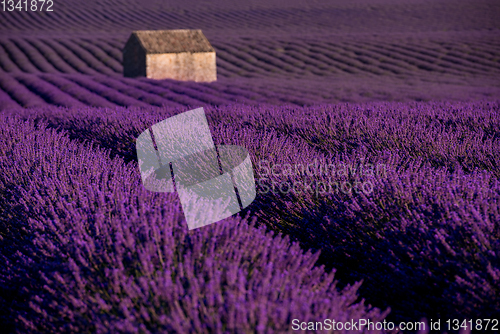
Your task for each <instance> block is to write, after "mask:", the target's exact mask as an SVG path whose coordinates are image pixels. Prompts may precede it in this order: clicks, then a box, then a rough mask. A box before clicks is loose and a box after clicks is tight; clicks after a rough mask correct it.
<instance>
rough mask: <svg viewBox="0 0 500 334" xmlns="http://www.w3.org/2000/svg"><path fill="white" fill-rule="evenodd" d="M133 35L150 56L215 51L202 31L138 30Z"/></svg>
mask: <svg viewBox="0 0 500 334" xmlns="http://www.w3.org/2000/svg"><path fill="white" fill-rule="evenodd" d="M132 34H133V35H135V36H136V37H137V39H138V40H139V41H140V43H141V45H142V46H143V47H144V49H145V50H146V53H150V54H151V53H180V52H214V51H215V50H214V48H213V47H212V45H210V43H209V42H208V40H207V38H206V37H205V35H203V33H202V32H201V30H187V29H182V30H138V31H134V32H133V33H132Z"/></svg>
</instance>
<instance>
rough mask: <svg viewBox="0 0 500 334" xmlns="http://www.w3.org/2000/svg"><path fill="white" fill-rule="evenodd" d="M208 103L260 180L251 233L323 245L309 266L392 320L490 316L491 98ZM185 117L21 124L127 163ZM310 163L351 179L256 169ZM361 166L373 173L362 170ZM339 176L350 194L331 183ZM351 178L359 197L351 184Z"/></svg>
mask: <svg viewBox="0 0 500 334" xmlns="http://www.w3.org/2000/svg"><path fill="white" fill-rule="evenodd" d="M205 109H206V110H207V117H208V119H209V125H210V126H211V131H212V133H213V134H214V136H215V141H216V143H217V144H226V145H227V144H234V145H241V146H243V147H245V148H247V149H248V150H249V152H250V154H251V156H252V161H253V162H254V170H255V173H256V179H257V180H262V183H259V184H258V196H257V199H256V201H255V202H254V203H253V204H252V205H251V206H250V207H249V208H248V209H247V213H249V214H251V215H253V216H256V217H258V218H259V219H258V221H257V225H261V226H262V225H265V226H266V227H267V228H268V229H271V230H274V231H276V232H280V233H284V234H286V235H289V236H290V238H291V239H292V240H294V241H299V242H300V245H301V246H302V247H303V248H304V249H306V250H314V251H316V250H321V255H320V256H319V262H318V264H319V265H325V267H326V268H327V269H332V268H336V269H337V272H336V277H337V278H339V279H340V283H341V285H342V284H353V283H354V282H357V281H359V280H363V281H364V284H363V285H362V286H361V290H360V291H361V292H362V294H361V295H362V296H363V297H364V298H367V300H369V302H370V303H371V304H373V305H376V306H378V307H379V308H381V309H385V308H387V307H390V308H391V309H392V312H391V314H390V315H389V319H393V320H395V321H401V320H419V319H420V318H422V317H427V318H433V317H434V318H437V317H441V318H445V317H447V318H471V317H475V318H478V317H485V316H493V315H494V314H496V313H497V312H498V311H499V309H498V305H499V301H498V295H500V294H499V292H498V277H499V274H498V273H499V268H500V264H499V243H498V240H499V222H500V216H499V207H498V203H499V202H498V199H499V195H500V188H499V182H498V177H499V175H500V170H499V169H498V166H499V164H498V156H499V153H500V145H499V138H500V132H499V129H500V125H499V119H500V118H499V104H498V102H474V103H447V102H444V103H434V102H433V103H404V104H403V103H371V104H356V105H324V106H316V107H307V108H298V107H295V106H281V107H276V106H260V107H259V106H244V105H233V106H227V107H208V108H205ZM182 111H185V109H178V110H172V109H163V108H150V109H116V110H114V111H109V110H107V111H104V110H99V109H92V108H87V109H51V108H48V109H38V110H37V111H36V112H35V111H29V110H27V111H25V113H24V117H27V118H33V117H34V119H35V120H37V121H46V122H48V124H49V126H50V127H52V128H57V129H59V130H64V131H68V135H69V136H70V137H71V138H73V139H75V140H80V141H82V140H85V141H91V142H94V143H95V144H97V145H99V146H101V147H104V148H106V149H109V150H110V153H111V155H112V156H119V157H122V158H123V159H124V160H125V161H127V162H132V161H135V159H136V158H135V156H134V154H135V153H134V152H135V151H134V138H136V137H137V136H138V134H139V133H140V132H141V131H142V129H144V128H147V127H149V126H151V125H152V124H154V123H156V122H158V121H160V120H162V119H165V118H167V117H169V116H172V115H174V114H175V113H178V112H182ZM264 162H265V163H264ZM315 162H317V164H318V165H321V166H324V165H325V164H332V165H334V166H337V167H338V166H343V165H344V166H347V168H348V171H347V173H346V174H344V173H338V172H337V173H336V174H332V172H331V171H330V172H329V173H324V172H323V173H322V174H320V173H316V174H314V175H284V173H283V172H282V170H283V169H282V168H281V169H280V168H278V169H277V171H278V173H277V175H273V173H271V172H269V171H267V173H266V166H276V165H279V166H283V165H284V164H286V163H288V164H290V165H297V164H309V163H315ZM369 164H372V165H373V166H382V167H383V168H382V169H380V170H378V172H377V173H373V175H371V174H369V173H368V174H367V173H361V172H360V168H361V167H362V165H365V166H366V165H369ZM331 180H333V181H336V182H338V183H339V184H340V186H339V187H338V188H337V187H335V186H334V187H333V188H332V190H333V191H331V192H330V191H324V190H325V188H320V189H319V192H318V193H316V192H315V189H312V190H313V191H306V189H304V188H303V187H302V188H301V189H299V190H301V191H302V193H295V192H293V191H286V187H285V191H281V190H280V189H279V186H280V185H282V184H286V183H288V184H304V182H305V183H307V184H313V185H317V184H320V185H322V184H328V182H329V181H331ZM347 182H349V183H350V184H351V190H350V191H349V187H347V188H346V187H344V188H342V184H344V185H346V184H347ZM355 182H358V183H361V184H369V185H370V187H369V188H367V189H368V190H369V191H367V192H363V191H355V190H353V189H352V185H354V184H355ZM273 183H274V184H277V185H278V187H275V188H274V189H273V188H272V187H271V185H272V184H273ZM387 291H390V292H391V293H387ZM450 300H452V301H453V303H450V302H449V301H450Z"/></svg>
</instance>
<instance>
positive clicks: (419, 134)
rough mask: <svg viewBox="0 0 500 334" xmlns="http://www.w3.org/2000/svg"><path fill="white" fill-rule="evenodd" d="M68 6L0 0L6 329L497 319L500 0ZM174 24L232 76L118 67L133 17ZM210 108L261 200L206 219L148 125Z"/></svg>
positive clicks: (279, 328) (244, 328) (222, 140)
mask: <svg viewBox="0 0 500 334" xmlns="http://www.w3.org/2000/svg"><path fill="white" fill-rule="evenodd" d="M52 9H53V11H52V12H30V11H28V12H24V11H21V12H20V11H17V10H15V11H12V12H9V11H8V10H6V11H3V12H0V22H1V23H0V120H1V121H0V136H1V139H2V140H1V141H0V171H1V173H0V194H1V196H0V263H1V264H2V267H1V268H2V270H1V271H0V324H1V325H2V332H4V331H5V332H8V333H11V332H12V333H40V332H43V333H96V332H98V333H159V332H161V333H292V332H307V333H327V332H329V331H328V330H312V329H309V330H308V329H305V330H298V331H296V330H294V326H293V324H294V322H293V321H294V319H298V320H300V322H317V321H318V322H323V320H324V319H333V320H335V321H340V322H350V321H357V320H359V319H369V320H370V321H372V322H373V323H382V322H384V321H385V322H392V323H394V324H396V328H394V329H393V330H391V329H377V328H375V329H368V328H366V327H365V328H362V329H358V330H348V329H345V328H343V329H339V330H335V331H331V332H335V333H396V332H398V330H397V325H398V324H399V323H401V322H418V321H425V322H427V327H426V329H425V330H423V331H421V332H429V327H428V323H429V322H430V321H431V319H432V320H433V321H436V320H437V319H441V330H440V332H448V333H450V332H458V330H453V329H448V328H446V326H445V325H446V320H448V319H459V320H460V323H461V324H462V320H464V319H467V320H471V319H472V320H473V321H474V326H476V325H477V323H476V321H477V319H498V320H500V318H499V314H500V79H499V78H500V35H499V33H500V24H499V23H498V20H497V17H499V16H500V6H499V5H498V3H496V2H495V1H484V0H481V1H451V0H439V1H433V2H431V1H424V0H404V1H396V0H375V1H368V0H356V1H347V0H345V1H344V0H338V1H326V0H324V1H322V0H318V1H315V2H307V3H306V2H304V1H298V0H291V1H287V2H279V1H277V0H276V1H271V2H269V1H266V2H264V1H250V2H245V3H243V2H230V1H225V0H216V1H213V2H209V3H208V2H201V1H195V0H187V1H183V2H182V4H181V3H177V2H169V1H156V0H148V1H145V2H143V3H141V4H139V3H138V2H137V3H133V2H130V1H122V0H114V1H101V2H99V3H97V2H85V3H84V2H77V1H73V0H71V1H65V2H64V3H63V2H62V1H61V2H55V3H54V6H53V7H52ZM179 28H189V29H191V28H192V29H202V30H203V32H204V34H205V35H206V36H207V38H208V39H209V41H210V42H211V43H212V45H213V46H214V48H215V50H216V52H217V75H218V80H217V81H216V82H213V83H196V82H178V81H174V80H158V81H157V80H150V79H145V78H124V77H123V75H122V71H123V68H122V64H121V62H122V59H121V57H122V51H121V50H122V47H123V46H124V44H125V41H126V40H127V38H128V36H129V34H130V32H131V31H132V30H136V29H179ZM196 107H204V109H205V111H206V114H207V120H208V124H209V126H210V130H211V132H212V134H213V135H214V141H215V144H217V145H239V146H242V147H244V148H246V149H247V150H248V151H249V153H250V156H251V159H252V162H253V166H254V174H255V179H256V182H257V197H256V199H255V201H254V202H253V203H252V204H251V205H250V206H249V207H247V208H246V209H245V210H243V211H242V212H240V213H239V214H238V215H236V216H233V217H231V218H228V219H225V220H224V221H221V222H218V223H215V224H212V225H209V226H206V227H203V228H200V229H196V230H191V231H190V230H188V228H187V224H186V221H185V219H184V215H183V212H182V209H181V205H180V202H179V198H178V196H177V194H175V193H168V194H167V193H154V192H149V191H147V190H145V189H144V187H143V186H142V184H141V177H140V173H139V168H138V164H137V157H136V150H135V139H136V138H137V136H138V135H139V134H140V133H141V132H143V131H144V129H146V128H148V127H150V126H151V125H153V124H155V123H156V122H159V121H161V120H163V119H165V118H168V117H170V116H173V115H175V114H178V113H181V112H184V111H187V110H190V109H193V108H196ZM498 320H497V321H498ZM483 325H484V323H483ZM492 325H494V323H491V324H490V330H491V329H492V328H491V327H492ZM496 328H497V330H499V329H500V324H498V325H497V327H496ZM457 329H458V328H457ZM493 329H494V328H493ZM461 330H462V332H467V331H464V328H461ZM484 331H485V328H482V330H479V328H478V327H477V326H476V327H474V330H473V331H472V332H484ZM400 332H404V333H406V332H408V333H409V332H417V331H416V330H413V331H412V330H405V331H400ZM436 332H438V331H436Z"/></svg>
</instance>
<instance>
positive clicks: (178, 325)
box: [0, 117, 387, 333]
mask: <svg viewBox="0 0 500 334" xmlns="http://www.w3.org/2000/svg"><path fill="white" fill-rule="evenodd" d="M1 124H2V125H1V126H0V134H1V136H2V138H8V139H9V140H3V141H2V146H1V147H0V150H1V151H2V152H3V153H4V155H2V158H1V159H0V165H1V166H2V170H5V171H6V173H5V174H2V175H1V179H0V191H1V192H2V193H3V194H4V196H3V197H2V200H1V202H2V203H1V204H2V205H1V206H0V210H2V215H1V218H0V224H1V225H2V231H6V232H5V233H3V234H2V235H1V238H0V243H1V244H2V248H1V249H8V250H10V251H8V252H3V251H2V252H1V253H0V257H1V258H2V263H4V264H5V267H4V270H3V271H2V273H1V274H0V291H1V292H2V295H1V296H0V298H2V299H3V302H2V303H1V305H2V306H1V307H2V313H4V314H5V313H7V316H6V317H5V318H4V319H3V320H4V322H5V323H6V324H7V325H9V326H11V327H12V329H15V330H17V331H22V332H40V331H43V332H59V333H60V332H82V333H87V332H89V333H90V332H99V333H101V332H110V331H112V332H144V333H149V332H158V331H166V332H177V333H190V332H197V333H208V332H216V333H232V332H248V331H251V332H256V333H273V332H279V333H284V332H291V320H292V319H294V318H296V317H300V318H301V320H302V321H316V320H318V321H322V320H323V319H326V318H328V319H345V320H346V321H348V320H349V319H360V318H364V319H371V320H372V321H383V319H384V318H385V316H386V315H387V312H380V311H379V310H378V309H376V308H370V307H367V306H364V305H363V304H362V303H359V302H357V298H358V296H357V294H356V291H357V289H358V288H359V286H360V284H358V283H356V284H354V285H352V286H348V287H346V288H344V289H343V290H342V291H341V292H339V291H338V290H337V288H336V282H335V281H334V274H333V272H331V273H326V272H325V271H324V270H323V268H321V267H314V264H315V262H316V260H317V258H318V253H315V254H311V253H310V252H307V253H304V252H303V251H301V250H300V248H299V246H298V245H297V244H290V243H289V241H288V238H282V237H280V236H273V235H272V233H267V232H266V231H265V229H263V228H256V227H254V224H253V223H250V222H249V221H247V220H246V219H241V218H238V217H237V218H231V219H227V220H225V221H224V222H221V223H218V224H213V225H211V226H208V227H206V228H204V229H199V230H195V231H191V232H189V231H188V230H187V227H186V224H185V221H184V219H183V218H182V213H181V211H180V206H179V201H178V198H177V197H176V196H175V195H173V194H171V195H165V194H157V193H151V192H148V191H146V190H144V188H143V187H142V186H141V183H140V177H139V175H138V174H137V165H136V164H135V163H133V164H124V163H123V161H122V160H121V159H118V158H115V159H110V158H109V157H108V155H107V153H106V152H105V151H102V150H101V149H99V148H98V147H95V146H92V145H82V144H79V143H77V142H74V141H71V140H70V139H69V138H68V137H67V135H66V134H64V133H58V132H56V131H54V130H50V129H47V128H46V126H45V125H44V124H43V122H37V124H36V125H35V123H33V122H32V121H27V122H24V121H19V120H18V119H15V118H9V117H3V119H2V123H1ZM12 319H14V321H13V322H12ZM340 332H342V333H344V332H346V333H347V331H340ZM350 332H351V331H350ZM355 332H356V331H355ZM357 332H359V333H369V332H370V333H377V332H381V331H366V330H361V331H357Z"/></svg>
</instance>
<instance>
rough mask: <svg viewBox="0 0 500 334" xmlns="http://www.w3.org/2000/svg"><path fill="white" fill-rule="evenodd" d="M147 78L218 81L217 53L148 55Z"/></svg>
mask: <svg viewBox="0 0 500 334" xmlns="http://www.w3.org/2000/svg"><path fill="white" fill-rule="evenodd" d="M146 76H147V77H148V78H151V79H174V80H181V81H197V82H211V81H216V80H217V67H216V62H215V52H196V53H191V52H180V53H166V54H148V55H146Z"/></svg>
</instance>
